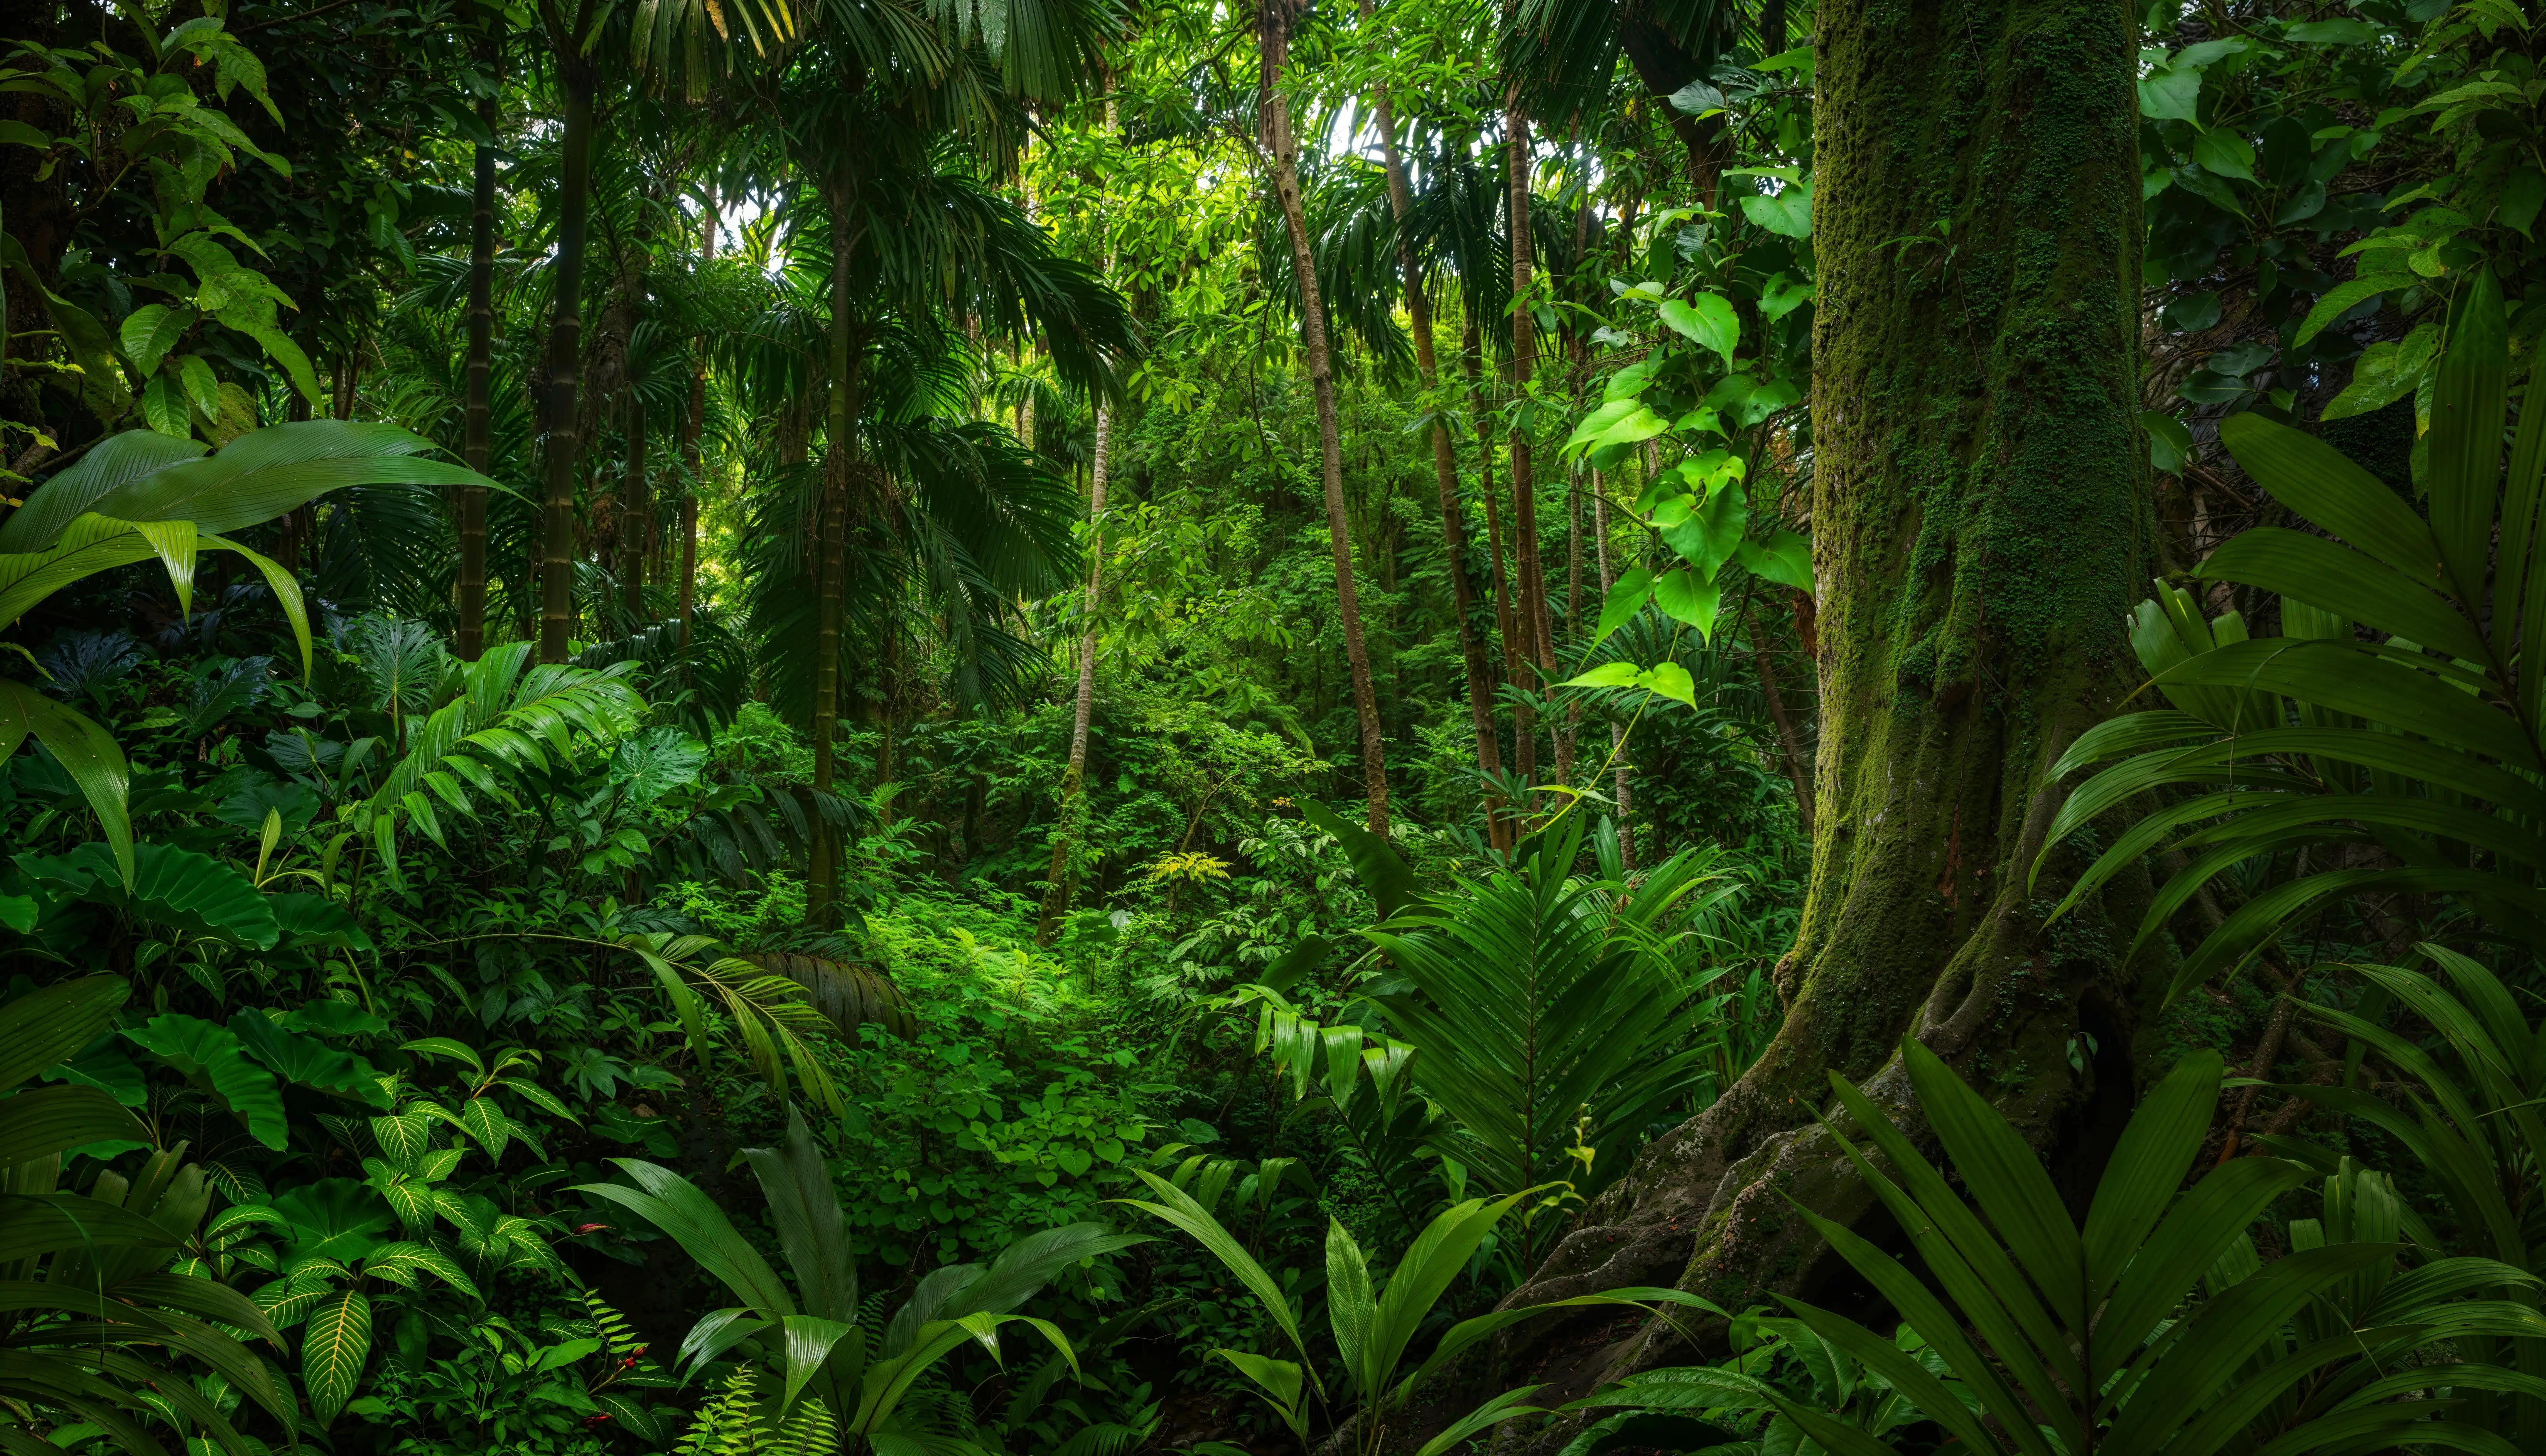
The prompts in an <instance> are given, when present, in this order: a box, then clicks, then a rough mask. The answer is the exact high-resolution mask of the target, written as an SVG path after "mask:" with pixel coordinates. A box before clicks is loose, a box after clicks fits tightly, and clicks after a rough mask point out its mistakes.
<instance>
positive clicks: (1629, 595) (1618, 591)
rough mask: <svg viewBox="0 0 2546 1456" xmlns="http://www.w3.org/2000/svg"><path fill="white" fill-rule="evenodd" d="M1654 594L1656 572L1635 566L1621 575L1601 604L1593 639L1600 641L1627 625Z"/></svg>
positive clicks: (1592, 635)
mask: <svg viewBox="0 0 2546 1456" xmlns="http://www.w3.org/2000/svg"><path fill="white" fill-rule="evenodd" d="M1653 595H1654V574H1653V573H1652V572H1651V571H1649V570H1647V569H1646V568H1644V567H1641V566H1639V567H1635V568H1633V569H1632V570H1630V571H1628V572H1627V573H1626V574H1625V575H1623V576H1621V577H1619V578H1618V584H1617V585H1616V586H1614V587H1611V588H1610V589H1609V599H1608V600H1607V601H1606V602H1603V603H1601V604H1600V625H1599V627H1598V628H1597V629H1596V630H1595V631H1593V633H1592V634H1591V640H1592V641H1594V642H1598V641H1600V640H1601V639H1603V638H1605V637H1607V636H1608V635H1609V634H1610V633H1611V632H1614V631H1616V630H1618V629H1619V628H1620V627H1623V626H1625V625H1626V624H1627V623H1628V622H1629V621H1630V620H1632V619H1633V618H1634V616H1635V614H1636V613H1637V612H1639V611H1642V610H1644V609H1645V602H1646V599H1648V598H1650V597H1652V596H1653Z"/></svg>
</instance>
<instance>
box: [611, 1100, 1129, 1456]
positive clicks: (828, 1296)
mask: <svg viewBox="0 0 2546 1456" xmlns="http://www.w3.org/2000/svg"><path fill="white" fill-rule="evenodd" d="M743 1156H744V1158H745V1159H746V1160H748V1161H749V1163H750V1164H751V1171H752V1173H753V1174H754V1175H755V1176H756V1177H757V1178H758V1180H759V1183H760V1188H761V1192H762V1194H763V1195H764V1196H765V1197H766V1198H767V1199H768V1206H769V1214H770V1218H771V1220H772V1222H774V1223H775V1224H776V1225H777V1228H778V1243H779V1249H780V1251H781V1253H782V1254H783V1255H784V1256H785V1258H786V1261H787V1266H788V1270H789V1272H790V1273H792V1274H794V1276H795V1287H794V1289H793V1291H791V1290H790V1289H789V1287H788V1283H787V1281H786V1280H784V1279H781V1278H780V1277H779V1275H778V1271H777V1270H775V1269H773V1268H771V1267H770V1265H769V1262H768V1260H767V1259H765V1258H763V1257H762V1256H761V1255H760V1254H759V1252H758V1251H757V1250H755V1249H754V1248H753V1247H752V1246H751V1244H750V1242H749V1241H747V1240H745V1239H744V1238H743V1236H742V1233H741V1231H740V1230H738V1229H736V1228H735V1227H734V1226H733V1223H732V1221H731V1220H729V1219H728V1218H726V1217H725V1214H724V1210H723V1209H721V1208H720V1207H719V1206H718V1205H717V1203H716V1200H714V1199H713V1198H710V1197H709V1196H708V1195H707V1194H706V1193H705V1192H704V1191H702V1190H701V1189H700V1188H699V1186H698V1185H697V1184H695V1183H693V1182H691V1181H690V1180H689V1179H687V1178H685V1177H682V1176H681V1175H680V1174H679V1173H673V1172H672V1171H671V1170H669V1169H666V1168H661V1167H658V1166H656V1165H654V1164H651V1163H646V1162H643V1161H641V1160H638V1159H634V1158H615V1159H612V1160H611V1161H612V1162H613V1163H615V1164H616V1165H618V1167H619V1168H620V1170H621V1171H622V1172H624V1173H627V1175H628V1176H629V1177H630V1178H631V1179H632V1180H634V1182H635V1184H636V1186H634V1187H632V1186H630V1185H629V1184H627V1183H616V1182H613V1183H587V1184H582V1185H580V1186H578V1187H576V1188H575V1189H573V1191H575V1192H581V1193H588V1194H591V1195H592V1196H594V1197H596V1198H601V1199H604V1200H607V1201H609V1202H612V1203H616V1204H618V1205H620V1206H621V1207H623V1208H626V1209H628V1210H629V1211H631V1212H633V1213H635V1214H636V1215H637V1216H638V1217H640V1218H643V1219H644V1220H646V1221H647V1222H648V1223H651V1224H652V1225H654V1227H656V1228H658V1229H660V1230H662V1231H663V1232H664V1233H666V1234H668V1235H670V1236H671V1237H672V1238H673V1240H674V1241H675V1242H677V1243H678V1244H679V1245H680V1246H681V1248H682V1249H683V1250H684V1251H685V1252H686V1253H688V1254H689V1255H690V1257H692V1258H694V1259H696V1260H698V1263H699V1266H700V1267H701V1268H703V1269H705V1270H707V1272H709V1273H710V1274H713V1275H715V1276H716V1278H717V1280H718V1281H719V1282H720V1283H721V1284H723V1285H724V1287H725V1288H726V1289H727V1290H728V1291H730V1292H731V1293H732V1294H733V1296H734V1297H735V1298H736V1299H737V1300H739V1301H741V1303H739V1304H736V1305H732V1306H728V1307H726V1308H724V1309H721V1310H715V1311H711V1312H710V1313H708V1314H706V1315H703V1316H701V1317H700V1319H699V1321H698V1323H697V1324H696V1325H694V1326H692V1327H691V1329H690V1332H689V1334H688V1335H687V1336H685V1337H684V1338H683V1339H682V1341H681V1354H682V1357H683V1358H684V1359H685V1360H687V1361H688V1362H689V1364H690V1366H691V1368H692V1369H693V1370H696V1369H699V1368H701V1367H704V1366H706V1365H708V1364H709V1363H711V1362H713V1361H716V1360H718V1359H721V1358H724V1357H726V1356H727V1355H728V1354H729V1353H731V1352H736V1351H740V1352H744V1353H749V1354H751V1355H753V1356H755V1357H756V1358H757V1359H759V1360H760V1361H761V1362H763V1363H764V1364H766V1365H767V1366H768V1367H769V1368H770V1370H771V1372H772V1373H773V1374H775V1375H776V1376H777V1377H778V1379H779V1380H780V1381H781V1383H782V1384H781V1390H780V1393H779V1397H778V1400H777V1401H776V1403H775V1404H774V1406H771V1407H768V1408H766V1411H767V1414H766V1416H765V1417H764V1418H767V1419H770V1420H773V1421H785V1420H787V1419H788V1418H789V1417H790V1416H791V1413H793V1412H794V1411H795V1410H796V1409H797V1402H798V1400H799V1398H800V1397H810V1399H811V1403H812V1404H814V1405H816V1406H818V1407H819V1408H820V1409H821V1410H822V1411H824V1412H826V1413H827V1419H828V1421H829V1422H830V1423H832V1424H833V1425H834V1426H835V1428H836V1429H837V1431H838V1432H839V1438H840V1439H841V1440H842V1441H843V1442H846V1443H850V1444H851V1445H852V1446H853V1447H854V1446H855V1445H857V1444H858V1443H863V1444H864V1445H865V1446H867V1447H870V1448H872V1449H874V1450H876V1451H878V1452H879V1453H881V1456H896V1453H909V1452H915V1451H920V1450H924V1449H927V1448H928V1445H929V1444H930V1443H931V1440H932V1438H931V1437H929V1436H928V1434H927V1432H926V1431H925V1430H924V1429H922V1428H920V1427H917V1426H914V1425H913V1424H912V1420H913V1418H914V1416H915V1414H916V1413H914V1412H912V1411H909V1410H906V1409H905V1404H906V1403H905V1397H907V1396H908V1395H909V1394H910V1392H911V1388H912V1386H913V1384H914V1383H915V1382H917V1381H919V1380H920V1379H921V1377H922V1376H924V1375H926V1374H927V1373H928V1372H929V1371H930V1370H931V1369H932V1368H933V1367H935V1366H936V1365H937V1364H938V1363H939V1362H940V1361H942V1360H944V1359H945V1358H946V1357H947V1356H948V1355H951V1354H953V1353H954V1352H955V1351H956V1350H958V1349H960V1348H962V1347H963V1346H964V1345H966V1344H968V1343H972V1342H976V1341H977V1342H978V1343H979V1344H980V1345H981V1347H982V1348H983V1349H985V1350H987V1351H989V1352H990V1354H991V1355H992V1356H993V1357H996V1356H997V1355H998V1353H999V1338H998V1332H999V1330H1000V1328H1001V1327H1003V1326H1006V1325H1010V1324H1022V1325H1025V1326H1026V1327H1027V1328H1029V1329H1031V1330H1034V1331H1035V1332H1037V1333H1038V1334H1040V1335H1043V1336H1044V1337H1045V1338H1047V1339H1049V1340H1050V1341H1052V1343H1053V1345H1054V1347H1055V1348H1056V1349H1058V1350H1059V1351H1061V1354H1062V1355H1063V1356H1064V1357H1065V1358H1069V1359H1071V1360H1072V1362H1073V1364H1074V1362H1075V1357H1074V1355H1072V1353H1071V1350H1070V1346H1069V1341H1068V1339H1067V1338H1066V1337H1065V1336H1064V1335H1062V1334H1061V1331H1060V1330H1059V1329H1058V1328H1057V1327H1055V1326H1054V1325H1053V1324H1051V1323H1050V1322H1049V1321H1045V1320H1041V1319H1037V1318H1035V1317H1033V1316H1030V1315H1021V1314H1018V1313H1016V1311H1017V1309H1018V1307H1019V1306H1021V1305H1023V1304H1024V1303H1025V1302H1026V1301H1027V1300H1028V1299H1031V1298H1032V1297H1033V1296H1034V1295H1035V1293H1036V1292H1037V1291H1038V1290H1040V1289H1042V1288H1043V1286H1044V1285H1045V1284H1046V1283H1047V1282H1049V1281H1050V1280H1051V1279H1052V1278H1053V1276H1054V1275H1056V1274H1058V1273H1060V1272H1061V1270H1062V1269H1064V1268H1067V1267H1068V1266H1070V1265H1071V1264H1074V1263H1077V1262H1078V1261H1080V1260H1081V1259H1087V1258H1094V1257H1097V1256H1100V1255H1103V1254H1111V1253H1113V1252H1115V1251H1117V1250H1120V1249H1126V1248H1129V1247H1131V1246H1132V1245H1135V1244H1140V1243H1144V1242H1146V1241H1145V1240H1144V1239H1142V1238H1141V1237H1140V1236H1137V1235H1127V1234H1117V1233H1113V1232H1111V1231H1109V1230H1107V1229H1106V1228H1105V1227H1104V1226H1103V1225H1101V1224H1091V1223H1080V1224H1071V1225H1068V1226H1066V1227H1063V1228H1058V1229H1049V1230H1046V1231H1044V1232H1042V1233H1038V1234H1031V1235H1028V1236H1027V1237H1025V1238H1023V1239H1020V1240H1018V1241H1017V1242H1016V1243H1014V1244H1013V1245H1010V1246H1009V1247H1008V1248H1007V1249H1005V1250H1003V1251H1001V1253H1000V1254H999V1255H998V1257H996V1258H995V1259H993V1260H992V1261H991V1262H990V1263H989V1264H988V1265H986V1266H984V1265H979V1264H947V1265H944V1266H941V1267H939V1268H936V1269H933V1270H931V1271H929V1272H928V1273H927V1274H925V1275H923V1276H921V1278H920V1279H919V1281H918V1283H917V1285H916V1286H915V1287H914V1288H913V1289H912V1291H911V1294H910V1297H909V1298H908V1299H907V1300H905V1301H904V1302H903V1303H902V1304H901V1306H900V1307H899V1308H898V1309H896V1310H894V1311H893V1313H892V1315H891V1319H890V1320H887V1321H884V1322H883V1323H882V1325H881V1327H880V1328H879V1327H878V1325H877V1321H876V1319H874V1318H872V1317H871V1312H870V1311H869V1309H868V1308H867V1306H866V1305H865V1304H862V1303H861V1296H860V1294H859V1284H858V1270H857V1259H856V1255H855V1254H854V1252H853V1251H852V1250H851V1249H850V1247H849V1239H848V1225H847V1222H846V1219H845V1218H844V1216H843V1215H842V1213H841V1209H840V1199H839V1192H838V1189H837V1188H836V1187H835V1186H834V1185H833V1183H832V1181H831V1167H830V1161H829V1160H828V1159H826V1158H825V1157H824V1156H823V1154H822V1150H821V1148H820V1147H819V1146H818V1145H816V1144H815V1143H814V1141H813V1135H812V1133H811V1132H810V1131H809V1130H808V1129H807V1128H806V1125H805V1118H804V1114H803V1113H802V1112H800V1111H798V1110H797V1109H796V1108H795V1107H793V1106H792V1105H791V1106H790V1107H789V1109H788V1114H787V1137H786V1141H785V1142H784V1143H783V1144H782V1145H781V1146H780V1147H777V1148H748V1149H745V1150H744V1152H743Z"/></svg>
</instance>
